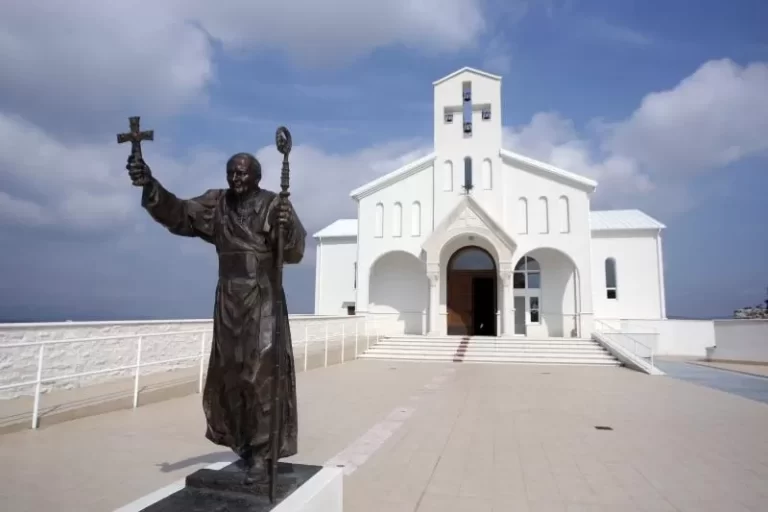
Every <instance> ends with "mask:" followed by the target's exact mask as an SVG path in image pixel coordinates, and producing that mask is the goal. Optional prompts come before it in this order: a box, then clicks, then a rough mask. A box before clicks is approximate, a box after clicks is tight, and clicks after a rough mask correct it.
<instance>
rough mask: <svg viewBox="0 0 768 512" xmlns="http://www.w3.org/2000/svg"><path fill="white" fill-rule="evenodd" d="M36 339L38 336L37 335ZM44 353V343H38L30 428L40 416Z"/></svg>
mask: <svg viewBox="0 0 768 512" xmlns="http://www.w3.org/2000/svg"><path fill="white" fill-rule="evenodd" d="M37 339H38V341H39V339H40V337H39V336H38V337H37ZM44 355H45V345H43V344H42V343H41V344H40V349H39V350H38V352H37V379H36V382H35V403H34V405H33V406H32V428H37V427H38V424H39V421H38V419H39V417H40V392H41V388H42V387H43V357H44Z"/></svg>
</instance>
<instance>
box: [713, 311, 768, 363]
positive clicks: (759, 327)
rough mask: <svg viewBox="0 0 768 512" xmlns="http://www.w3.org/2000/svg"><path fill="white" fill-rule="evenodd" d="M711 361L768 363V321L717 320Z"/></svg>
mask: <svg viewBox="0 0 768 512" xmlns="http://www.w3.org/2000/svg"><path fill="white" fill-rule="evenodd" d="M714 326H715V327H714V328H715V343H713V345H715V347H714V349H712V350H711V351H710V353H709V357H708V358H709V359H714V360H719V361H750V362H760V363H768V320H762V319H752V320H715V321H714Z"/></svg>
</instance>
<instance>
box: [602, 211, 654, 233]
mask: <svg viewBox="0 0 768 512" xmlns="http://www.w3.org/2000/svg"><path fill="white" fill-rule="evenodd" d="M589 221H590V224H591V226H592V231H619V230H627V229H629V230H634V229H664V228H666V227H667V226H665V225H664V224H662V223H661V222H659V221H657V220H656V219H654V218H653V217H651V216H650V215H647V214H646V213H644V212H641V211H640V210H603V211H596V212H591V214H590V216H589Z"/></svg>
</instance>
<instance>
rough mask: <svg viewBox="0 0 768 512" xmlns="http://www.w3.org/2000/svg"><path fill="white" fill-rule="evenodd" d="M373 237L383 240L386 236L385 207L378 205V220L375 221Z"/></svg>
mask: <svg viewBox="0 0 768 512" xmlns="http://www.w3.org/2000/svg"><path fill="white" fill-rule="evenodd" d="M374 223H375V224H374V227H373V236H375V237H376V238H381V237H383V236H384V205H383V204H381V203H377V204H376V218H375V220H374Z"/></svg>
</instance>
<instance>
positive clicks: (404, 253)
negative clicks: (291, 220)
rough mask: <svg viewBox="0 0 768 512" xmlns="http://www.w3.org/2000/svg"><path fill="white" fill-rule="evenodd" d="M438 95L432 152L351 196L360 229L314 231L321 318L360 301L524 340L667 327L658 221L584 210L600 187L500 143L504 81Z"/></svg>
mask: <svg viewBox="0 0 768 512" xmlns="http://www.w3.org/2000/svg"><path fill="white" fill-rule="evenodd" d="M434 91H435V93H434V101H435V108H434V127H435V128H434V152H433V153H431V154H429V155H427V156H425V157H424V158H421V159H420V160H418V161H415V162H412V163H410V164H408V165H406V166H404V167H402V168H400V169H397V170H395V171H394V172H392V173H390V174H387V175H385V176H382V177H381V178H378V179H377V180H374V181H373V182H371V183H368V184H366V185H364V186H362V187H360V188H358V189H357V190H354V191H353V192H352V193H351V196H352V198H353V199H354V200H355V201H357V203H358V218H359V221H358V220H356V219H341V220H338V221H336V222H334V223H333V224H331V225H330V226H328V227H327V228H325V229H323V230H321V231H319V232H318V233H316V234H315V235H314V236H315V238H317V239H318V257H317V277H316V291H315V293H316V298H315V314H344V313H347V312H349V313H351V312H352V311H353V310H352V309H349V306H350V305H351V304H352V303H354V306H355V308H354V311H356V312H357V313H366V314H381V315H388V316H390V317H393V318H396V319H397V320H398V321H400V322H401V323H402V324H403V326H404V329H405V332H407V333H413V334H431V335H445V334H449V333H451V329H449V326H454V327H451V328H453V329H455V326H456V325H459V324H462V325H464V326H465V327H466V328H467V329H469V330H470V331H472V332H471V333H474V334H477V333H479V332H481V330H482V332H483V333H488V332H491V331H493V332H492V334H490V335H504V336H508V335H523V336H529V337H537V336H538V337H543V336H565V337H571V336H588V335H589V333H590V332H591V330H592V328H593V320H594V318H602V319H624V318H631V319H661V318H665V310H664V278H663V267H662V258H661V255H662V248H661V230H662V229H663V228H664V226H663V225H662V224H661V223H659V222H657V221H656V220H654V219H652V218H650V217H648V216H647V215H645V214H643V213H642V212H640V211H637V210H618V211H602V212H592V211H590V196H591V194H592V193H593V192H594V190H595V188H596V186H597V183H595V182H594V181H592V180H590V179H588V178H585V177H582V176H578V175H575V174H573V173H570V172H567V171H565V170H562V169H558V168H555V167H553V166H550V165H548V164H546V163H543V162H539V161H536V160H533V159H530V158H528V157H525V156H523V155H519V154H517V153H514V152H512V151H508V150H506V149H504V148H502V147H501V142H502V118H501V78H500V77H497V76H494V75H490V74H487V73H484V72H481V71H477V70H473V69H469V68H464V69H462V70H459V71H457V72H456V73H453V74H451V75H449V76H448V77H445V78H443V79H441V80H439V81H437V82H435V83H434ZM465 97H466V98H467V101H465ZM451 118H452V119H451ZM462 118H464V119H462ZM465 122H469V123H471V124H470V125H466V124H465ZM468 248H476V249H468ZM459 251H462V252H459ZM483 252H485V253H487V255H488V256H490V258H487V257H486V259H487V260H488V264H487V265H486V267H485V268H486V270H482V268H480V267H478V266H477V265H480V259H482V258H484V257H485V256H483V255H482V253H483ZM459 254H462V255H466V256H463V257H462V258H463V259H462V258H459V257H458V255H459ZM452 258H453V259H452ZM456 258H458V259H456ZM478 258H479V259H478ZM491 260H492V261H491ZM454 261H455V262H456V264H455V265H457V266H454ZM473 261H474V262H473ZM606 262H608V263H606ZM462 265H464V266H465V267H466V268H464V269H462V268H459V267H462ZM467 265H469V267H467ZM473 265H474V267H473V268H475V270H469V268H470V267H472V266H473ZM481 266H482V265H481ZM606 266H608V268H607V267H606ZM459 274H463V275H465V277H459ZM489 275H491V276H494V278H493V279H491V278H489V277H487V276H489ZM483 276H485V277H483ZM451 279H453V280H455V281H453V283H454V284H453V285H452V286H449V284H448V282H449V280H451ZM461 279H463V281H461V282H463V283H465V285H459V284H458V283H459V282H460V280H461ZM483 279H485V280H484V281H483ZM470 283H471V284H470ZM482 294H485V296H484V298H482V297H480V295H482ZM489 315H490V316H489ZM491 318H495V321H494V322H493V324H494V325H493V328H492V329H491V331H488V328H489V327H488V326H489V325H490V324H491V323H492V322H491ZM470 324H471V327H470Z"/></svg>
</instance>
